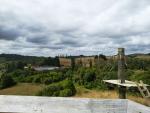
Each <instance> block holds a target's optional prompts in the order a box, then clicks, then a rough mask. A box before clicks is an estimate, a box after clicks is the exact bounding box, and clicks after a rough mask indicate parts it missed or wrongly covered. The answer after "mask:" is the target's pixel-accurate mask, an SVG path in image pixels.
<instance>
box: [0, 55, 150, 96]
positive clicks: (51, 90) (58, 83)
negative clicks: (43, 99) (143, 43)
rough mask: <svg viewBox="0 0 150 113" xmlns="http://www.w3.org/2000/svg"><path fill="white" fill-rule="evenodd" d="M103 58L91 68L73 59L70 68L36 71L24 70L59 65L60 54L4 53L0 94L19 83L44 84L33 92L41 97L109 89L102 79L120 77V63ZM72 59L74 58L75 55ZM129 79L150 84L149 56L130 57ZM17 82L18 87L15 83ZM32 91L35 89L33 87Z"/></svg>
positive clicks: (0, 71)
mask: <svg viewBox="0 0 150 113" xmlns="http://www.w3.org/2000/svg"><path fill="white" fill-rule="evenodd" d="M99 57H101V58H102V60H100V61H99V62H97V63H96V65H95V66H93V67H90V68H88V67H81V66H75V65H74V62H73V67H71V68H70V69H69V68H68V69H62V70H53V71H43V72H38V71H35V70H32V68H29V69H24V66H27V65H39V66H42V65H47V66H59V60H58V57H55V58H52V57H48V58H46V57H33V56H29V57H27V56H20V55H7V54H2V55H0V88H1V89H2V90H0V94H2V93H1V91H5V89H4V88H6V90H7V89H9V88H8V87H10V89H11V88H15V87H17V88H18V87H19V86H18V85H20V84H21V85H22V84H26V85H27V83H28V84H29V85H31V84H34V86H36V85H37V86H41V85H42V86H43V87H40V88H39V87H38V90H36V91H34V94H32V95H35V93H36V95H40V96H61V97H66V96H73V95H76V96H77V95H79V94H80V93H82V91H81V90H79V89H80V88H83V89H86V91H85V93H86V94H89V93H88V92H91V91H93V92H94V91H100V92H105V89H108V87H107V86H106V84H104V82H103V81H102V80H105V79H117V62H116V60H108V59H107V58H106V56H104V55H100V56H99ZM71 58H72V59H74V57H71ZM126 78H127V79H129V80H132V81H139V80H143V82H144V83H147V84H150V79H149V78H150V60H148V57H146V59H144V57H142V58H141V57H136V56H133V55H131V56H128V60H127V69H126ZM15 84H16V86H14V85H15ZM26 85H25V87H26ZM75 86H76V87H75ZM35 88H36V87H35ZM14 90H15V89H14ZM28 90H29V89H28ZM30 90H32V87H31V89H30ZM16 91H21V90H16ZM31 92H32V91H31ZM107 92H108V91H107ZM18 94H21V93H18ZM24 94H25V93H24ZM98 94H99V93H98ZM79 96H80V95H79ZM107 96H108V95H107ZM108 97H109V96H108Z"/></svg>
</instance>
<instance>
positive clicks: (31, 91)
mask: <svg viewBox="0 0 150 113" xmlns="http://www.w3.org/2000/svg"><path fill="white" fill-rule="evenodd" d="M41 89H42V85H38V84H30V83H19V84H17V85H15V86H13V87H10V88H6V89H2V90H0V95H31V96H32V95H35V94H36V93H37V92H38V91H39V90H41Z"/></svg>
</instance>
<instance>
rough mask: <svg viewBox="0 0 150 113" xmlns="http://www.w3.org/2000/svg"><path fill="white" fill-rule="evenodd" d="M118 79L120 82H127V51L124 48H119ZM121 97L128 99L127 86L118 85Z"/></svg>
mask: <svg viewBox="0 0 150 113" xmlns="http://www.w3.org/2000/svg"><path fill="white" fill-rule="evenodd" d="M118 80H119V83H121V84H123V83H125V52H124V48H118ZM118 87H119V88H118V89H119V98H120V99H126V87H124V86H118Z"/></svg>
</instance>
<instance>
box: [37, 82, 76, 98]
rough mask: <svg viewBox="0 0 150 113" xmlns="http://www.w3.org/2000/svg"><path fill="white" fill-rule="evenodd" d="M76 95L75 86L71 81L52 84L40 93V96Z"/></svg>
mask: <svg viewBox="0 0 150 113" xmlns="http://www.w3.org/2000/svg"><path fill="white" fill-rule="evenodd" d="M75 93H76V89H75V86H74V85H73V83H72V82H71V81H70V80H64V81H61V82H58V83H54V84H50V85H48V86H46V87H45V88H44V89H43V90H41V91H39V92H38V94H37V95H39V96H61V97H68V96H73V95H74V94H75Z"/></svg>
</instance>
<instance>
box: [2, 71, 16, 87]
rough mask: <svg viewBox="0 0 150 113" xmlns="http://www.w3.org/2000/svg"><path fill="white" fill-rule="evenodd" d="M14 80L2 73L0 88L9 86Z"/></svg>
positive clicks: (13, 83)
mask: <svg viewBox="0 0 150 113" xmlns="http://www.w3.org/2000/svg"><path fill="white" fill-rule="evenodd" d="M15 84H16V82H15V81H14V80H13V78H12V77H11V76H8V75H5V74H2V75H1V76H0V89H4V88H7V87H10V86H13V85H15Z"/></svg>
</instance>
